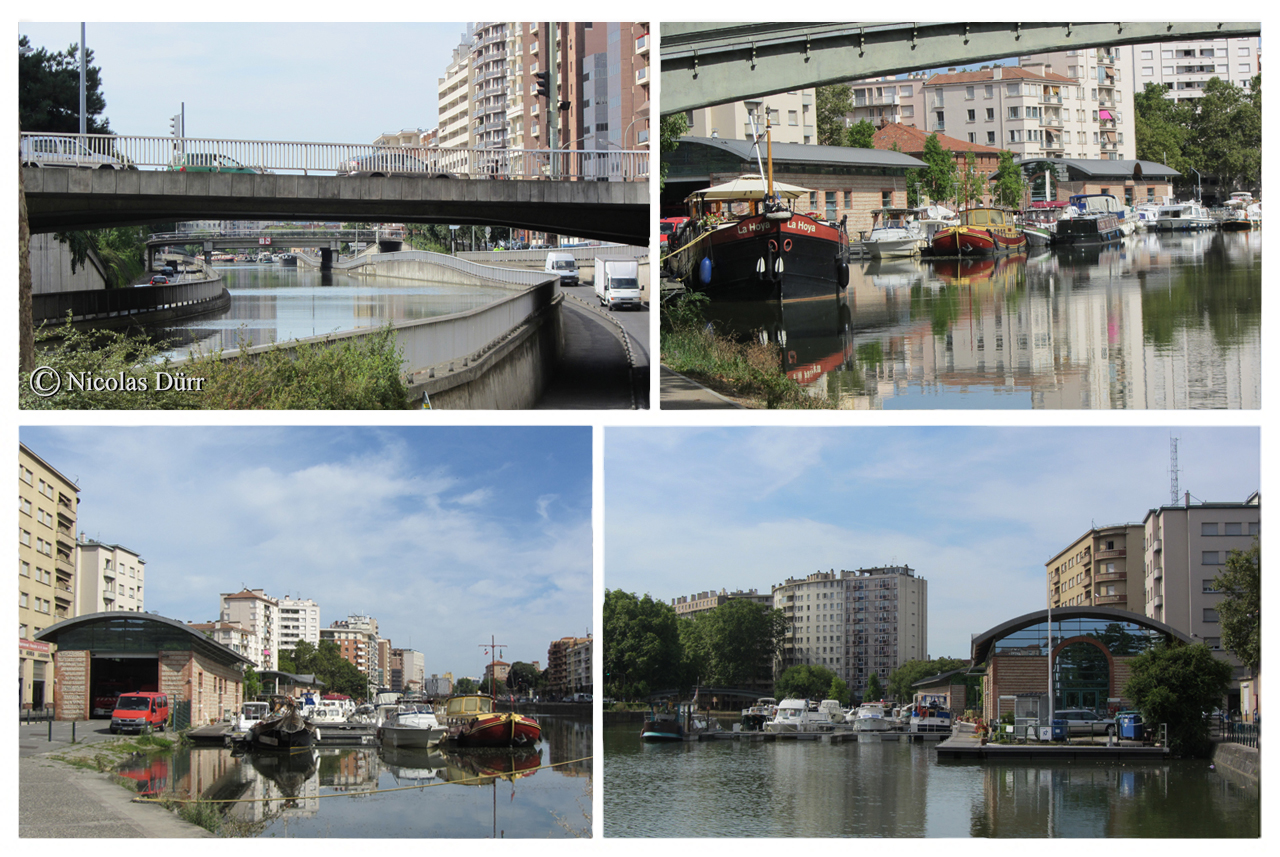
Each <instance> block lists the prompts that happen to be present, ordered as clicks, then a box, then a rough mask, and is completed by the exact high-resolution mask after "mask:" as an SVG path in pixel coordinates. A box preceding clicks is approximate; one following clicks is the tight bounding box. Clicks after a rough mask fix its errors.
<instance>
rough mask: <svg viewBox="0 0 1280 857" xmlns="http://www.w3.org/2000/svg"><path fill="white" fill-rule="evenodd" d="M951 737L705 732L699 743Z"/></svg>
mask: <svg viewBox="0 0 1280 857" xmlns="http://www.w3.org/2000/svg"><path fill="white" fill-rule="evenodd" d="M949 737H951V733H950V732H854V731H853V730H851V729H841V730H838V731H834V732H833V731H830V730H828V731H826V732H727V731H726V732H704V733H702V734H701V735H698V736H697V739H696V740H698V741H758V742H763V743H766V744H768V743H772V742H776V741H824V742H826V743H828V744H847V743H857V742H858V741H875V742H881V741H942V740H943V739H945V738H949Z"/></svg>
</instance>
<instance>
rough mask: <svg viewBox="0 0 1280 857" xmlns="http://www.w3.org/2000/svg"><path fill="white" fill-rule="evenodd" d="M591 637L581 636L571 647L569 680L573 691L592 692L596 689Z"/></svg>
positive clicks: (569, 652)
mask: <svg viewBox="0 0 1280 857" xmlns="http://www.w3.org/2000/svg"><path fill="white" fill-rule="evenodd" d="M591 650H592V645H591V637H590V636H588V637H586V638H580V639H579V640H578V641H577V642H576V643H574V644H573V645H572V646H570V647H569V651H568V682H569V690H570V691H572V692H573V693H591V692H592V691H593V690H594V689H595V681H594V680H593V675H594V673H593V672H592V669H591Z"/></svg>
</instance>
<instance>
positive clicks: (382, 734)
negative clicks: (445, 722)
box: [377, 703, 447, 748]
mask: <svg viewBox="0 0 1280 857" xmlns="http://www.w3.org/2000/svg"><path fill="white" fill-rule="evenodd" d="M446 732H447V730H446V729H445V727H444V726H442V725H441V724H440V721H439V720H438V719H436V715H435V710H434V709H432V707H431V706H430V705H426V704H423V703H402V704H401V705H400V706H399V708H398V709H397V710H396V711H394V712H391V713H389V714H388V715H387V716H386V719H384V720H383V722H382V725H381V726H379V727H378V732H377V735H378V741H379V742H380V743H381V744H382V745H383V746H387V747H418V748H422V747H433V746H435V745H436V744H439V743H440V740H441V739H442V738H444V736H445V734H446Z"/></svg>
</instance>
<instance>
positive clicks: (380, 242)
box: [147, 228, 404, 271]
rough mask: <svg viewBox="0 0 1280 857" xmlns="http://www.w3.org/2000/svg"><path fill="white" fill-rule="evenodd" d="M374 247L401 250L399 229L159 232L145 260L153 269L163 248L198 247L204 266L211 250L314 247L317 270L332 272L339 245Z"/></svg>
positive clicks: (402, 244) (149, 242)
mask: <svg viewBox="0 0 1280 857" xmlns="http://www.w3.org/2000/svg"><path fill="white" fill-rule="evenodd" d="M361 240H363V241H365V242H368V243H369V244H374V243H376V244H377V249H378V251H379V252H382V253H394V252H396V251H397V250H401V249H403V248H404V230H403V229H398V228H396V229H272V230H263V229H234V230H216V231H215V230H203V231H194V232H163V233H157V234H155V235H151V236H149V237H148V238H147V258H148V264H149V268H150V270H155V267H156V266H155V258H156V256H157V255H158V253H159V252H160V251H161V249H162V248H164V247H172V246H175V245H180V246H184V247H186V246H190V245H192V244H199V245H200V247H201V249H202V251H203V253H204V261H205V263H206V264H208V263H210V262H211V258H210V257H211V256H212V255H213V253H214V251H215V250H265V251H268V252H281V251H283V250H284V249H285V248H289V247H316V248H319V250H320V257H319V261H318V264H319V266H320V268H321V270H325V271H329V270H332V269H333V263H334V261H335V259H336V258H337V253H338V250H339V249H340V248H341V246H342V245H343V244H354V243H356V242H358V241H361Z"/></svg>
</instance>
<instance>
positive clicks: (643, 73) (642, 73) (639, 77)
mask: <svg viewBox="0 0 1280 857" xmlns="http://www.w3.org/2000/svg"><path fill="white" fill-rule="evenodd" d="M648 82H649V67H648V66H645V67H644V68H638V69H636V83H638V84H639V83H648Z"/></svg>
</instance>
